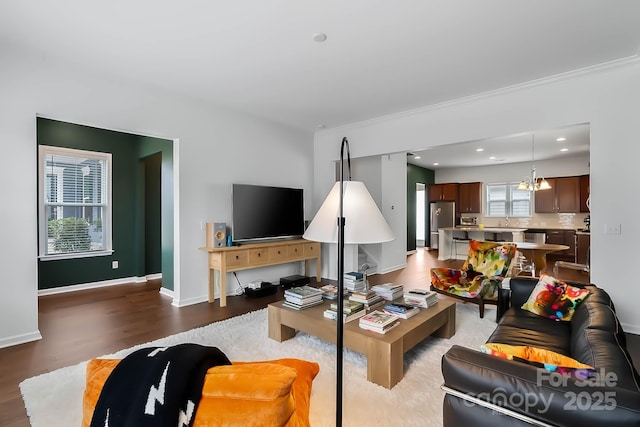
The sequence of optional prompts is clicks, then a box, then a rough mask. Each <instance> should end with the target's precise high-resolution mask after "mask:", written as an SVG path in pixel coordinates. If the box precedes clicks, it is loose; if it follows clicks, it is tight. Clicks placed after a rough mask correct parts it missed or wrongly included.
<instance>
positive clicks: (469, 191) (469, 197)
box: [457, 182, 482, 213]
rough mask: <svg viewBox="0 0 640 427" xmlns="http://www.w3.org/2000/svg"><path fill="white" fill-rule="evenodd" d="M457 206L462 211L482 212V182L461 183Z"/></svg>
mask: <svg viewBox="0 0 640 427" xmlns="http://www.w3.org/2000/svg"><path fill="white" fill-rule="evenodd" d="M457 206H458V212H460V213H482V183H481V182H465V183H463V184H459V185H458V201H457Z"/></svg>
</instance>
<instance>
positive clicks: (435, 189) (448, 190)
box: [429, 183, 458, 202]
mask: <svg viewBox="0 0 640 427" xmlns="http://www.w3.org/2000/svg"><path fill="white" fill-rule="evenodd" d="M457 198H458V184H456V183H451V184H431V185H430V186H429V201H430V202H440V201H447V202H455V201H456V199H457Z"/></svg>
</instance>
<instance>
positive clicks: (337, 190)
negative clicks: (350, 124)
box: [303, 137, 395, 426]
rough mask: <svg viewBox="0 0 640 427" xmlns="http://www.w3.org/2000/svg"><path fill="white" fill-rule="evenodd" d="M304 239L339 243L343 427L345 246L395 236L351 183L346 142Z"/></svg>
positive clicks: (339, 368)
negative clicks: (334, 178) (331, 182)
mask: <svg viewBox="0 0 640 427" xmlns="http://www.w3.org/2000/svg"><path fill="white" fill-rule="evenodd" d="M345 150H346V156H347V168H348V173H349V174H348V180H346V181H345V179H344V156H345ZM303 237H304V238H305V239H308V240H313V241H316V242H323V243H337V244H338V286H337V287H338V298H337V299H338V317H337V321H336V324H337V331H336V426H341V425H342V358H343V327H344V319H343V316H342V315H341V314H342V313H343V312H344V311H343V310H344V245H345V243H346V244H364V243H382V242H388V241H390V240H393V239H394V238H395V237H394V235H393V232H392V231H391V229H390V228H389V225H388V224H387V222H386V221H385V219H384V217H383V216H382V213H381V212H380V209H378V206H377V205H376V202H375V201H374V200H373V198H372V197H371V195H370V194H369V191H367V187H365V185H364V183H362V182H359V181H351V155H350V153H349V141H347V138H346V137H345V138H343V139H342V145H341V147H340V180H339V181H338V182H336V183H335V185H334V186H333V188H332V189H331V191H330V192H329V195H328V196H327V198H326V199H325V200H324V202H323V203H322V206H320V209H319V210H318V212H317V213H316V216H315V217H314V218H313V221H311V223H310V224H309V227H308V228H307V230H306V231H305V233H304V236H303Z"/></svg>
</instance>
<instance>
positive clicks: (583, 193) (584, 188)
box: [580, 175, 591, 212]
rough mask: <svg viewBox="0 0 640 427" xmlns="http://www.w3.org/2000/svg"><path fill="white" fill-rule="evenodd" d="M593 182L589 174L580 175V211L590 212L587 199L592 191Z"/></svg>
mask: <svg viewBox="0 0 640 427" xmlns="http://www.w3.org/2000/svg"><path fill="white" fill-rule="evenodd" d="M590 185H591V182H590V177H589V175H582V176H580V212H589V208H588V207H587V200H588V199H589V194H590V193H591V188H590Z"/></svg>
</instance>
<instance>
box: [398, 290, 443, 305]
mask: <svg viewBox="0 0 640 427" xmlns="http://www.w3.org/2000/svg"><path fill="white" fill-rule="evenodd" d="M403 299H404V302H405V303H406V304H409V305H412V306H414V307H423V308H427V307H431V306H432V305H434V304H435V303H437V302H438V294H436V293H435V292H434V291H428V290H426V289H412V290H410V291H409V292H405V293H404V296H403Z"/></svg>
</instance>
